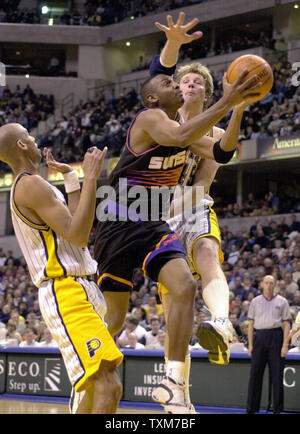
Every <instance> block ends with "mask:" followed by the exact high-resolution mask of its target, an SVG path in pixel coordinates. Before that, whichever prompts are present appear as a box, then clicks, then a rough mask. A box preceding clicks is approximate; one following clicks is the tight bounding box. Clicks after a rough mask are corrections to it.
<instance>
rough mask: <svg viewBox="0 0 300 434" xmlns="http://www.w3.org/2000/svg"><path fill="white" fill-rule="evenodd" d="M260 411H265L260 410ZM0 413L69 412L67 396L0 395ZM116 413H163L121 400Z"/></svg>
mask: <svg viewBox="0 0 300 434" xmlns="http://www.w3.org/2000/svg"><path fill="white" fill-rule="evenodd" d="M196 410H197V411H198V412H199V413H200V414H245V409H244V408H226V407H196ZM261 413H266V411H264V410H262V411H261ZM0 414H69V408H68V399H67V398H49V397H32V396H30V397H26V398H25V399H24V397H23V396H22V397H20V396H18V395H6V394H4V395H1V396H0ZM117 414H160V415H163V414H165V413H164V411H163V409H162V407H161V406H160V405H158V404H154V403H153V404H152V403H141V402H126V401H121V402H120V405H119V408H118V411H117Z"/></svg>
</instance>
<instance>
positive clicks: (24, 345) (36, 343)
mask: <svg viewBox="0 0 300 434" xmlns="http://www.w3.org/2000/svg"><path fill="white" fill-rule="evenodd" d="M19 347H40V344H39V342H37V341H33V342H32V344H27V342H26V341H22V342H21V343H20V345H19Z"/></svg>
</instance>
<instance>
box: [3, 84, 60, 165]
mask: <svg viewBox="0 0 300 434" xmlns="http://www.w3.org/2000/svg"><path fill="white" fill-rule="evenodd" d="M53 112H54V96H53V95H44V94H36V93H35V92H34V90H33V89H32V88H31V87H30V85H29V84H28V85H27V86H26V87H25V88H24V89H23V90H21V88H20V86H19V85H17V86H16V89H15V90H12V89H10V88H9V87H8V86H6V87H0V126H2V125H5V124H7V123H15V122H17V123H19V124H21V125H23V127H25V128H26V129H28V131H30V130H31V129H32V128H34V127H35V126H36V125H37V124H38V122H39V121H42V120H45V119H47V117H48V116H50V115H51V114H52V113H53ZM3 171H10V169H9V168H8V166H7V165H5V164H4V163H1V162H0V172H3Z"/></svg>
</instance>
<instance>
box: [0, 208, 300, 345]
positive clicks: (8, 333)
mask: <svg viewBox="0 0 300 434" xmlns="http://www.w3.org/2000/svg"><path fill="white" fill-rule="evenodd" d="M220 225H221V234H222V249H223V252H224V258H225V260H224V262H223V265H222V267H223V271H224V273H225V276H226V279H227V282H228V285H229V290H230V306H229V308H230V315H229V319H230V321H231V322H232V324H233V326H234V330H235V336H234V342H233V345H232V350H234V349H235V350H237V351H240V350H242V351H243V350H247V345H248V341H247V327H248V317H247V312H248V308H249V304H250V302H251V300H252V299H253V298H254V297H256V296H257V295H259V294H261V292H262V288H261V281H262V279H263V277H264V276H265V275H267V274H268V275H273V276H274V278H275V282H276V286H275V293H276V294H280V295H281V296H283V297H285V298H286V299H287V300H288V302H289V305H290V309H291V314H292V318H293V320H294V319H295V317H296V315H297V313H298V312H299V311H300V220H297V217H296V215H291V216H290V218H289V221H285V220H282V219H281V220H280V221H277V220H275V219H274V217H270V220H269V221H268V222H267V223H266V224H265V225H261V224H260V222H259V220H257V221H256V222H255V224H254V225H253V226H252V227H251V228H250V229H249V230H246V228H245V227H243V226H241V227H240V229H239V231H238V232H237V233H235V234H233V233H232V232H230V231H229V230H228V227H226V226H223V227H222V221H221V222H220ZM93 236H94V232H91V237H90V243H89V247H90V251H91V253H93V239H94V238H93ZM209 318H210V314H209V311H208V310H207V309H206V307H205V305H204V301H203V298H202V295H201V280H198V285H197V291H196V299H195V311H194V328H193V334H192V337H191V340H190V348H191V349H194V350H197V349H201V347H200V345H199V343H198V341H197V336H196V331H197V327H198V325H199V323H200V322H202V321H205V320H206V319H209ZM165 338H166V324H165V317H164V312H163V307H162V305H161V302H160V299H159V296H158V288H157V283H156V282H153V281H151V280H149V278H147V277H146V276H144V275H143V272H142V270H140V269H136V270H135V273H134V276H133V290H132V293H131V296H130V304H129V308H128V314H127V316H126V321H125V324H124V327H123V330H122V331H121V332H120V334H119V336H118V338H117V342H118V345H119V346H120V347H123V348H145V349H147V348H151V349H163V347H164V342H165ZM0 345H8V346H9V345H13V346H15V345H21V346H32V345H33V346H42V345H43V346H55V343H54V342H53V340H52V338H51V335H50V334H49V331H48V330H47V328H46V326H45V323H44V321H43V319H42V316H41V312H40V309H39V303H38V289H37V288H36V287H35V286H34V285H33V284H32V282H31V279H30V276H29V274H28V270H27V266H26V264H25V261H24V258H23V257H20V258H17V257H15V256H14V255H13V252H12V251H8V252H5V251H3V249H2V248H0ZM291 350H292V351H293V352H294V351H300V344H299V346H298V344H296V346H295V347H291Z"/></svg>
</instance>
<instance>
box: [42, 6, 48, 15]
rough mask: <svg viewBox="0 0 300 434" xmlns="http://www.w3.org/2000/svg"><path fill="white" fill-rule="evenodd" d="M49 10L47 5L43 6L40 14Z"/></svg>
mask: <svg viewBox="0 0 300 434" xmlns="http://www.w3.org/2000/svg"><path fill="white" fill-rule="evenodd" d="M48 12H49V9H48V6H43V7H42V14H43V15H46V14H47V13H48Z"/></svg>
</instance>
